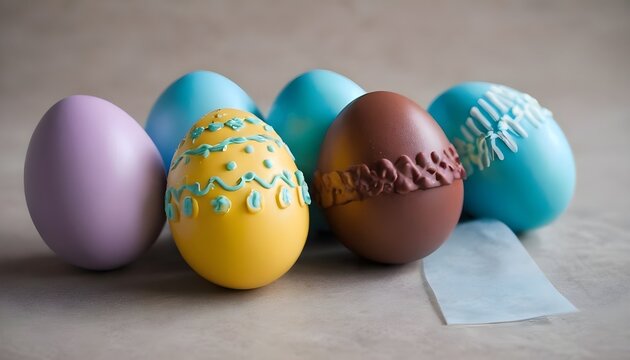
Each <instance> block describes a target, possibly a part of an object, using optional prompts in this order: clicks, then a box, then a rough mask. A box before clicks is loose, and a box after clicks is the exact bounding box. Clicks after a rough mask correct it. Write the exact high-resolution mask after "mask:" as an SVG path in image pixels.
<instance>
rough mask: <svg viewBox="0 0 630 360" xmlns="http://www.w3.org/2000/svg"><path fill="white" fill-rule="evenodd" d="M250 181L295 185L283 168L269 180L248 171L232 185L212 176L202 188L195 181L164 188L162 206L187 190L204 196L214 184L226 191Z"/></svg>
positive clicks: (273, 184)
mask: <svg viewBox="0 0 630 360" xmlns="http://www.w3.org/2000/svg"><path fill="white" fill-rule="evenodd" d="M252 181H255V182H257V183H258V184H259V185H260V186H262V187H264V188H265V189H271V188H272V187H274V186H275V185H276V183H277V182H278V181H283V182H284V183H286V184H287V185H288V186H289V187H292V188H295V187H296V185H295V183H294V182H293V180H291V173H290V172H288V171H286V170H283V171H282V173H281V174H278V175H275V176H274V177H273V178H272V179H271V181H269V182H267V181H265V180H264V179H261V178H260V177H259V176H258V175H256V174H255V173H253V172H251V171H250V172H247V173H245V174H244V175H243V176H241V177H240V178H239V179H238V180H237V181H236V184H234V185H229V184H226V183H225V181H223V180H222V179H221V178H220V177H218V176H213V177H211V178H210V179H208V182H207V183H206V185H205V186H204V187H203V188H202V187H201V184H200V183H199V182H195V183H193V184H185V185H182V186H180V187H179V188H174V187H172V186H171V187H169V188H168V189H166V193H165V195H164V207H165V209H166V208H167V207H168V205H169V203H170V202H171V198H175V199H176V200H177V201H179V199H180V197H181V195H182V193H183V192H184V191H189V192H190V193H191V194H193V195H194V196H204V195H206V194H208V192H210V190H212V189H214V188H215V186H216V185H218V186H220V187H221V188H222V189H223V190H226V191H238V190H240V189H241V188H243V186H245V184H247V183H249V182H252Z"/></svg>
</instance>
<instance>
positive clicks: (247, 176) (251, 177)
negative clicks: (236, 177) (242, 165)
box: [243, 171, 256, 182]
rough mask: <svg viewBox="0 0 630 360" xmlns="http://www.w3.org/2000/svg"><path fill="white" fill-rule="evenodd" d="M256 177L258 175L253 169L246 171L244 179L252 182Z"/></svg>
mask: <svg viewBox="0 0 630 360" xmlns="http://www.w3.org/2000/svg"><path fill="white" fill-rule="evenodd" d="M255 177H256V174H254V173H253V172H251V171H248V172H246V173H245V174H244V175H243V181H245V182H250V181H252V180H254V178H255Z"/></svg>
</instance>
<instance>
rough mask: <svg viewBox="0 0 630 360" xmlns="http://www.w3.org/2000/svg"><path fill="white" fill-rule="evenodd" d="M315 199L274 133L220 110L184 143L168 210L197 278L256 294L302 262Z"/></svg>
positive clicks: (245, 116) (171, 179)
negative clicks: (253, 290)
mask: <svg viewBox="0 0 630 360" xmlns="http://www.w3.org/2000/svg"><path fill="white" fill-rule="evenodd" d="M310 201H311V199H310V196H309V193H308V187H307V185H306V182H305V181H304V176H303V174H302V172H301V171H300V170H298V169H297V167H296V165H295V161H294V159H293V155H292V154H291V152H290V150H289V148H288V147H287V146H286V144H284V142H282V140H281V139H280V137H279V136H278V134H276V132H275V131H274V130H273V128H272V127H271V126H269V125H267V124H266V123H264V122H263V121H262V120H260V119H258V118H257V117H256V116H255V115H253V114H251V113H248V112H245V111H240V110H234V109H219V110H216V111H213V112H211V113H209V114H207V115H205V116H204V117H203V118H201V119H200V120H199V121H198V122H197V123H196V124H195V125H194V126H193V127H192V129H191V130H190V131H189V132H188V134H187V135H186V136H185V138H184V139H183V140H182V142H181V143H180V144H179V147H178V149H177V151H176V153H175V155H174V157H173V160H172V162H171V166H170V172H169V175H168V188H167V190H166V195H165V199H164V202H165V203H164V206H165V211H166V215H167V218H168V222H169V226H170V228H171V232H172V234H173V238H174V239H175V243H176V244H177V248H178V249H179V251H180V253H181V254H182V256H183V257H184V259H185V260H186V262H187V263H188V264H189V265H190V266H191V267H192V268H193V269H194V270H195V271H196V272H197V273H198V274H199V275H201V276H203V277H204V278H206V279H207V280H209V281H211V282H213V283H215V284H218V285H221V286H224V287H228V288H234V289H252V288H257V287H260V286H264V285H267V284H269V283H271V282H273V281H274V280H276V279H278V278H279V277H281V276H282V275H283V274H284V273H286V272H287V271H288V270H289V269H290V268H291V266H293V264H294V263H295V261H296V260H297V258H298V256H299V255H300V253H301V252H302V249H303V248H304V242H305V241H306V236H307V233H308V222H309V217H308V205H309V204H310Z"/></svg>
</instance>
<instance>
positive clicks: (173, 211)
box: [164, 204, 179, 221]
mask: <svg viewBox="0 0 630 360" xmlns="http://www.w3.org/2000/svg"><path fill="white" fill-rule="evenodd" d="M164 210H165V212H166V219H167V220H168V221H178V220H179V211H178V210H177V205H175V204H166V207H165V208H164Z"/></svg>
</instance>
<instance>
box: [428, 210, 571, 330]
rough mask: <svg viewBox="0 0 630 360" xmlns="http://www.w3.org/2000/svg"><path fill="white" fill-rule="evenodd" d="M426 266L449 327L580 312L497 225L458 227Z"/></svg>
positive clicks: (476, 223)
mask: <svg viewBox="0 0 630 360" xmlns="http://www.w3.org/2000/svg"><path fill="white" fill-rule="evenodd" d="M423 264H424V275H425V277H426V279H427V281H428V282H429V285H430V286H431V289H432V290H433V293H434V294H435V297H436V299H437V302H438V304H439V306H440V309H441V310H442V314H443V315H444V319H445V320H446V323H447V324H449V325H452V324H487V323H498V322H506V321H519V320H526V319H532V318H535V317H540V316H546V315H553V314H563V313H569V312H575V311H577V309H576V308H575V306H573V305H572V304H571V303H570V302H569V301H568V300H567V299H566V298H565V297H564V296H562V294H560V293H559V292H558V290H557V289H556V288H555V287H554V286H553V285H552V284H551V283H550V282H549V280H548V279H547V277H546V276H545V274H544V273H543V272H542V271H541V270H540V268H539V267H538V265H536V263H535V262H534V260H533V259H532V258H531V257H530V256H529V254H528V253H527V250H525V248H524V247H523V245H522V244H521V242H520V241H519V239H518V238H517V237H516V235H514V233H513V232H512V230H510V229H509V228H508V227H507V226H506V225H505V224H503V223H502V222H500V221H497V220H475V221H471V222H467V223H463V224H460V225H458V226H457V228H455V230H454V231H453V233H452V234H451V236H450V238H449V239H448V240H447V241H446V242H445V243H444V245H442V246H441V247H440V248H439V249H438V250H436V251H435V252H434V253H433V254H431V255H429V256H428V257H426V258H425V259H424V260H423Z"/></svg>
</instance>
